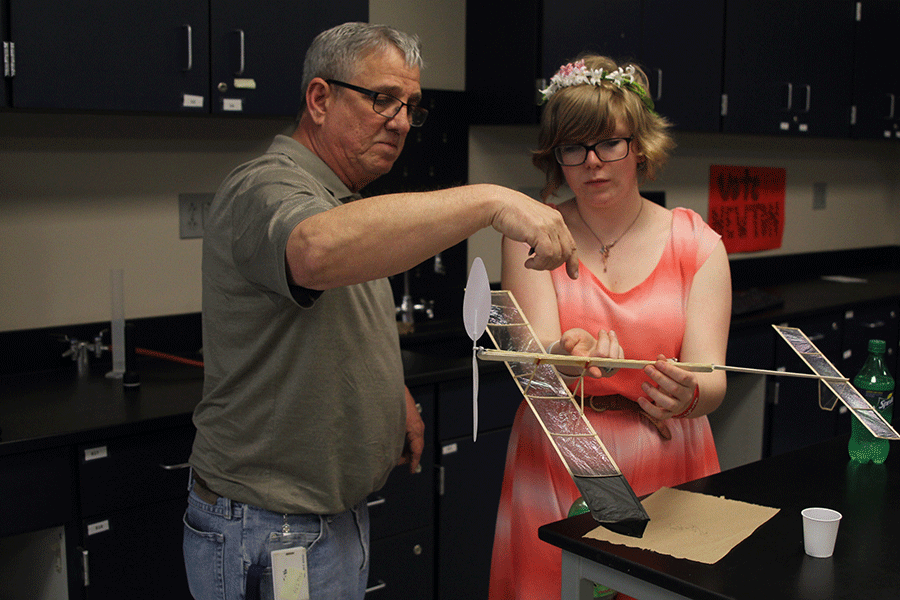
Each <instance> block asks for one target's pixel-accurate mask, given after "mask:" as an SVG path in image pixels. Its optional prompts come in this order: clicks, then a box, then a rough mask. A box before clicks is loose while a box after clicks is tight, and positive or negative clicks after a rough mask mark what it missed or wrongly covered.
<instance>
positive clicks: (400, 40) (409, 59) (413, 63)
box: [302, 23, 425, 103]
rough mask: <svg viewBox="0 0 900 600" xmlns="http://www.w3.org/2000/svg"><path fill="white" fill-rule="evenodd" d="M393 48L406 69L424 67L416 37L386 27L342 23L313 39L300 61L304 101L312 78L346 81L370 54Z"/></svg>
mask: <svg viewBox="0 0 900 600" xmlns="http://www.w3.org/2000/svg"><path fill="white" fill-rule="evenodd" d="M390 46H394V47H395V48H397V49H398V50H400V52H401V54H403V57H404V59H405V60H406V64H407V66H409V67H417V68H419V69H421V68H423V67H424V66H425V64H424V61H423V60H422V50H421V44H420V42H419V37H418V36H416V35H410V34H408V33H404V32H402V31H399V30H397V29H394V28H393V27H388V26H387V25H373V24H369V23H344V24H343V25H338V26H337V27H332V28H331V29H328V30H326V31H323V32H322V33H320V34H319V35H317V36H316V39H314V40H313V42H312V44H310V46H309V50H307V52H306V59H305V60H304V61H303V82H302V85H303V88H302V89H303V97H304V103H305V98H306V90H307V89H308V88H309V84H310V82H311V81H312V80H313V78H314V77H321V78H322V79H337V80H339V81H348V80H349V79H351V78H352V77H353V76H354V75H355V74H356V70H357V68H358V66H359V62H360V60H362V58H363V57H364V56H365V55H366V54H368V53H370V52H373V51H381V50H386V49H388V48H389V47H390Z"/></svg>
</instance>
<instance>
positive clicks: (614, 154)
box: [553, 137, 634, 167]
mask: <svg viewBox="0 0 900 600" xmlns="http://www.w3.org/2000/svg"><path fill="white" fill-rule="evenodd" d="M633 139H634V138H633V137H625V138H609V139H606V140H600V141H599V142H597V143H596V144H594V145H593V146H588V145H586V144H562V145H560V146H557V147H556V148H554V149H553V154H555V155H556V162H558V163H559V164H561V165H562V166H564V167H577V166H578V165H582V164H584V161H586V160H587V157H588V152H590V151H591V150H593V151H594V154H596V155H597V158H599V159H600V160H601V161H603V162H616V161H617V160H622V159H623V158H625V157H626V156H628V151H629V149H630V148H631V140H633Z"/></svg>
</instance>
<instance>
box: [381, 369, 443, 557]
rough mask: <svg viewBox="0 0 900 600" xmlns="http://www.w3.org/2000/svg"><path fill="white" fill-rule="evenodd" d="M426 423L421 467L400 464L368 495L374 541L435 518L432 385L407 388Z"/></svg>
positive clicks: (426, 525)
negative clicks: (411, 470)
mask: <svg viewBox="0 0 900 600" xmlns="http://www.w3.org/2000/svg"><path fill="white" fill-rule="evenodd" d="M410 393H412V395H413V398H415V400H416V404H418V405H419V407H420V408H421V414H422V420H423V421H424V422H425V449H424V450H423V451H422V460H421V462H420V463H419V464H420V468H419V470H418V472H416V473H410V472H409V465H399V466H398V467H396V468H395V469H394V470H393V471H392V472H391V475H390V477H388V480H387V483H386V484H385V485H384V487H383V488H381V489H380V490H378V491H377V492H374V493H372V494H370V495H369V498H368V502H369V521H370V537H371V539H373V540H377V539H379V538H383V537H387V536H391V535H395V534H398V533H401V532H404V531H410V530H412V529H418V528H420V527H430V526H431V524H432V522H433V519H434V481H435V477H434V433H433V432H434V386H422V387H418V388H413V389H411V390H410Z"/></svg>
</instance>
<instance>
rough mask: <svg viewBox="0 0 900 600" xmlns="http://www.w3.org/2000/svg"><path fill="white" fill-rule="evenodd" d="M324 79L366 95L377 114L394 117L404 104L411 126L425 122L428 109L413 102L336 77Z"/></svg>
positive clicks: (418, 125)
mask: <svg viewBox="0 0 900 600" xmlns="http://www.w3.org/2000/svg"><path fill="white" fill-rule="evenodd" d="M325 81H327V82H328V83H330V84H331V85H339V86H341V87H345V88H347V89H348V90H353V91H354V92H359V93H360V94H364V95H366V96H368V97H369V98H371V99H372V109H373V110H374V111H375V112H377V113H378V114H379V115H381V116H383V117H387V118H388V119H393V118H394V117H396V116H397V113H399V112H400V109H401V108H403V107H404V106H405V107H406V115H407V118H408V119H409V124H410V125H412V126H413V127H421V126H422V125H423V124H424V123H425V119H426V118H427V117H428V110H426V109H424V108H422V107H421V106H417V105H415V104H409V103H407V102H403V101H402V100H400V98H395V97H394V96H391V95H390V94H385V93H384V92H376V91H373V90H367V89H366V88H363V87H359V86H358V85H352V84H350V83H344V82H343V81H338V80H336V79H326V80H325Z"/></svg>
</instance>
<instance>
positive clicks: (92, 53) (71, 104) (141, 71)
mask: <svg viewBox="0 0 900 600" xmlns="http://www.w3.org/2000/svg"><path fill="white" fill-rule="evenodd" d="M9 8H10V11H9V15H10V19H9V31H10V36H9V40H8V41H5V44H4V45H5V47H6V49H7V53H8V54H9V55H11V61H12V59H14V62H10V65H9V66H8V68H7V71H9V70H11V69H14V70H13V71H12V72H11V73H9V72H8V73H7V78H8V82H9V87H10V94H11V105H12V106H14V107H16V108H52V109H74V110H134V111H197V110H200V111H202V110H204V109H205V108H206V107H207V106H208V104H209V25H208V23H209V16H208V9H207V0H145V1H143V2H118V1H115V0H82V1H80V2H65V1H62V2H61V1H60V0H11V1H10V3H9Z"/></svg>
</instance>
